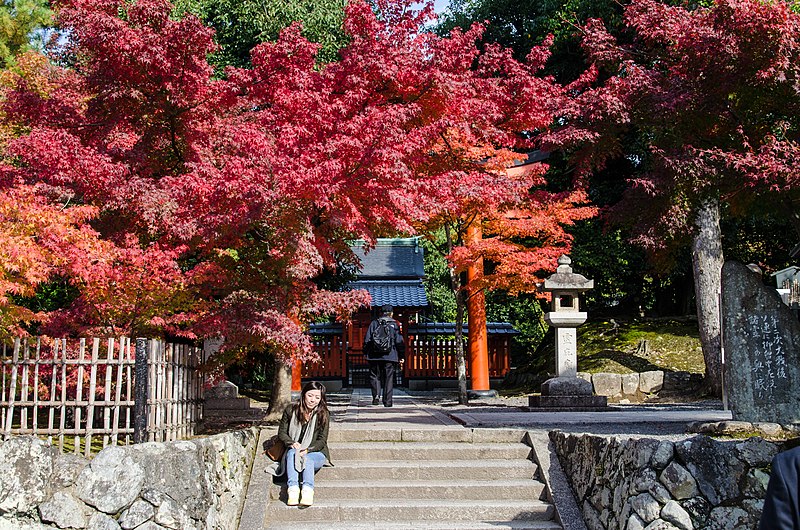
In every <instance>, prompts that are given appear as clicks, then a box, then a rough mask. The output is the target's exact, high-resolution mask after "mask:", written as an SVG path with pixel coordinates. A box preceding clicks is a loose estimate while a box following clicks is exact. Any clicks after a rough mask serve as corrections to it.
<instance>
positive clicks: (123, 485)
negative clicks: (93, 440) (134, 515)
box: [75, 445, 180, 514]
mask: <svg viewBox="0 0 800 530" xmlns="http://www.w3.org/2000/svg"><path fill="white" fill-rule="evenodd" d="M129 452H130V449H127V448H122V447H117V446H113V445H112V446H109V447H106V448H105V449H103V450H102V451H100V452H99V453H98V454H97V456H95V457H94V460H92V463H91V464H90V465H89V466H87V467H86V468H84V470H83V471H82V472H81V474H80V476H79V477H78V483H77V485H76V487H75V492H76V494H77V495H78V498H80V499H81V500H82V501H83V502H85V503H86V504H90V505H92V506H94V507H95V508H97V509H98V510H100V511H101V512H104V513H107V514H115V513H117V512H119V511H120V510H122V509H123V508H126V507H128V506H130V504H131V503H132V502H133V501H134V500H136V498H137V497H138V496H139V492H140V491H141V489H142V486H143V485H144V482H145V475H144V469H143V468H142V466H140V465H139V464H137V463H136V462H135V461H134V460H133V459H132V458H131V457H130V456H129ZM175 476H176V477H177V476H180V475H175Z"/></svg>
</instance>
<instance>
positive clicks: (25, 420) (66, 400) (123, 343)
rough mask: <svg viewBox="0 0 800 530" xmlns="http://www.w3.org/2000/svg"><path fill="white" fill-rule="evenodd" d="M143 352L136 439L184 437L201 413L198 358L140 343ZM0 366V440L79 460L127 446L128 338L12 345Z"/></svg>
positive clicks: (131, 349) (131, 373)
mask: <svg viewBox="0 0 800 530" xmlns="http://www.w3.org/2000/svg"><path fill="white" fill-rule="evenodd" d="M139 340H143V339H139ZM146 351H147V358H146V363H147V372H148V377H147V378H146V380H145V381H144V382H145V383H148V384H147V388H146V389H145V391H146V395H147V404H146V407H144V408H143V409H142V410H143V413H144V414H145V416H146V418H147V428H146V433H144V439H146V440H149V441H170V440H176V439H180V438H186V437H188V436H190V435H192V434H193V433H194V426H195V424H196V422H197V421H199V420H200V419H201V412H202V408H201V407H202V377H201V375H200V374H199V373H198V370H197V366H198V365H199V364H200V361H201V357H202V352H201V351H200V350H199V349H198V348H195V347H191V346H187V345H178V344H165V343H164V342H162V341H158V340H147V341H146ZM0 361H1V362H0V366H1V368H2V370H1V371H0V379H2V380H1V381H0V430H2V435H3V438H4V439H7V438H8V437H9V436H10V435H12V434H31V435H34V436H39V437H46V438H47V439H48V440H50V441H51V443H53V444H54V445H58V447H59V448H60V449H61V450H62V451H63V450H65V449H66V450H72V451H73V452H75V453H76V454H80V453H84V454H86V455H89V454H90V453H91V452H92V451H93V450H95V451H96V450H99V449H100V448H101V447H106V446H107V445H117V444H120V445H122V444H128V443H131V442H132V441H133V439H134V412H135V407H136V401H135V397H134V396H135V395H136V393H135V392H136V378H135V372H136V371H135V368H136V352H135V343H132V341H131V339H130V338H127V337H122V338H119V339H117V338H107V339H100V338H92V339H79V340H69V341H68V340H67V339H49V338H45V337H31V338H17V339H15V340H14V344H13V346H9V345H3V347H2V357H0Z"/></svg>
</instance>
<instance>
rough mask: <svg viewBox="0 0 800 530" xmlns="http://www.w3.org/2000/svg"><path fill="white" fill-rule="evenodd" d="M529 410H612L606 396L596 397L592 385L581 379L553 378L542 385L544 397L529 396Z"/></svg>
mask: <svg viewBox="0 0 800 530" xmlns="http://www.w3.org/2000/svg"><path fill="white" fill-rule="evenodd" d="M528 408H529V410H540V411H543V410H545V409H546V410H559V411H561V410H571V411H576V412H578V411H580V412H587V411H602V410H611V409H610V408H609V407H608V398H607V397H606V396H595V395H593V392H592V383H590V382H589V381H586V380H585V379H581V378H579V377H553V378H552V379H548V380H547V381H545V382H544V383H542V395H540V396H528Z"/></svg>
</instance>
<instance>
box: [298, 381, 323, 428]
mask: <svg viewBox="0 0 800 530" xmlns="http://www.w3.org/2000/svg"><path fill="white" fill-rule="evenodd" d="M311 390H319V395H320V400H319V404H318V405H317V421H318V422H319V425H320V427H321V426H324V425H326V424H327V423H328V418H329V416H330V412H328V402H327V401H326V400H325V385H323V384H322V383H319V382H317V381H309V382H308V383H306V384H305V385H303V390H302V391H301V392H300V399H299V400H297V403H295V404H294V414H295V416H296V417H297V419H298V420H299V421H300V423H308V422H309V420H311V409H309V408H308V407H306V394H307V393H308V392H309V391H311Z"/></svg>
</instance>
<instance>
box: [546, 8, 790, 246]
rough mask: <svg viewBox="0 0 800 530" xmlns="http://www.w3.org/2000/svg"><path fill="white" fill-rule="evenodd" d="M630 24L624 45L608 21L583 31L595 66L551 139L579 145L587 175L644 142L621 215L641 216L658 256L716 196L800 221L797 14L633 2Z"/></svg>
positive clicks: (735, 207)
mask: <svg viewBox="0 0 800 530" xmlns="http://www.w3.org/2000/svg"><path fill="white" fill-rule="evenodd" d="M625 22H626V24H627V27H628V29H629V32H630V36H631V37H630V39H629V40H627V41H622V42H618V41H617V39H616V38H614V37H613V36H612V35H611V34H609V33H608V32H607V31H606V29H605V27H604V26H603V23H602V21H600V20H592V21H590V22H589V23H588V24H587V26H586V27H585V28H584V33H585V36H584V47H585V49H586V51H587V53H588V56H589V58H590V60H591V61H592V63H593V67H592V68H591V69H590V70H589V71H588V72H587V74H586V75H585V76H584V77H583V78H581V79H579V80H578V81H576V83H574V85H573V87H572V93H573V98H572V101H571V103H570V104H568V105H566V106H565V107H564V109H563V118H564V119H565V122H566V123H567V126H565V127H564V128H562V129H561V130H560V131H558V132H556V133H554V134H552V135H550V140H551V141H552V143H553V144H555V145H557V146H559V147H561V148H564V147H571V148H578V149H577V153H578V159H577V160H578V168H579V169H580V170H582V171H584V172H588V171H591V170H593V169H594V168H596V167H602V166H603V164H604V163H605V161H606V160H607V159H609V158H611V157H618V156H622V155H629V156H630V154H631V153H630V151H629V149H630V147H629V146H625V145H623V143H622V142H623V139H624V138H625V135H626V134H631V133H633V134H636V135H637V136H636V137H637V138H638V141H639V142H640V143H641V145H642V146H643V147H644V149H645V152H644V155H643V156H642V155H640V156H639V157H637V162H638V163H639V169H640V171H639V175H638V176H637V178H636V179H635V180H634V181H633V182H632V183H631V184H632V186H631V188H630V191H629V194H628V197H627V199H626V201H624V202H623V203H622V204H621V205H620V208H619V211H620V212H635V217H636V219H633V224H634V225H635V228H636V231H637V233H639V234H640V235H641V236H640V238H639V241H640V242H641V243H643V244H644V245H645V246H646V247H648V248H650V249H651V250H654V251H659V250H665V249H668V248H669V247H670V244H671V243H672V242H675V241H676V240H677V241H679V242H680V241H682V240H683V239H684V238H685V237H686V235H688V234H690V233H691V230H688V229H687V228H689V227H691V224H692V221H693V213H692V212H693V211H694V210H696V209H697V208H698V205H700V204H702V203H703V202H704V201H707V200H709V199H712V200H715V201H716V200H719V201H721V202H722V203H723V204H725V205H727V207H728V208H729V209H728V210H726V211H727V213H729V214H733V215H736V214H737V213H742V212H746V211H748V209H749V208H752V207H753V206H754V205H755V206H756V207H758V203H759V202H762V201H765V200H766V201H770V202H771V203H772V204H773V205H774V206H775V207H776V208H777V211H783V212H784V213H788V214H789V217H793V214H791V212H793V211H794V210H796V201H797V199H798V198H797V195H796V190H797V184H798V181H797V178H798V172H797V170H796V167H797V166H796V162H797V160H798V153H800V151H798V138H799V137H800V136H799V135H800V92H798V90H797V87H798V83H800V53H798V52H800V41H798V39H797V36H798V34H800V15H798V14H797V13H796V12H794V11H792V9H791V6H790V4H789V3H788V2H784V1H780V0H773V1H766V2H764V1H759V0H717V1H715V2H714V3H713V5H711V6H710V7H698V8H696V9H692V10H690V9H687V8H686V7H683V6H670V5H667V4H664V3H660V2H657V1H654V0H634V1H633V2H632V3H631V4H630V5H629V6H628V7H627V8H626V11H625ZM612 74H613V75H612ZM645 205H646V206H645ZM628 217H629V218H630V217H633V216H628ZM798 227H799V228H800V225H799V226H798ZM798 233H799V234H800V231H798Z"/></svg>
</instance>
